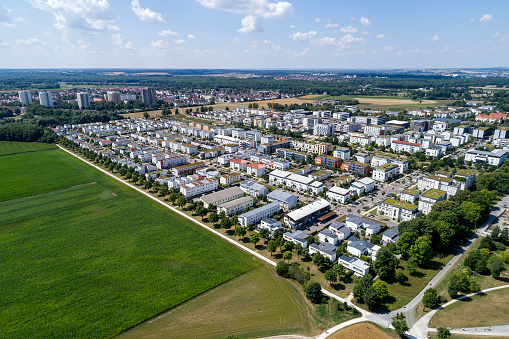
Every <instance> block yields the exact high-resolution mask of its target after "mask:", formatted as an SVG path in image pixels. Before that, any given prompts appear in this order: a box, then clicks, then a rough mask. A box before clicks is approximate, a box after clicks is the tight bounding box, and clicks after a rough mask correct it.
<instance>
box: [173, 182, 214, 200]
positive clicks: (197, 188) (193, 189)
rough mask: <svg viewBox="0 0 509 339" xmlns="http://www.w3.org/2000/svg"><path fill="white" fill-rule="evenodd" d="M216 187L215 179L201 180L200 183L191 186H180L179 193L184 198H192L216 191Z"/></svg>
mask: <svg viewBox="0 0 509 339" xmlns="http://www.w3.org/2000/svg"><path fill="white" fill-rule="evenodd" d="M218 186H219V180H217V179H203V180H200V181H195V182H193V183H191V184H186V185H182V186H181V187H180V193H182V194H183V195H184V197H186V198H188V197H194V196H197V195H200V194H204V193H207V192H210V191H213V190H215V189H217V187H218Z"/></svg>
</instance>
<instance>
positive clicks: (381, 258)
mask: <svg viewBox="0 0 509 339" xmlns="http://www.w3.org/2000/svg"><path fill="white" fill-rule="evenodd" d="M398 262H399V261H398V259H397V258H396V257H395V256H394V254H392V253H391V251H390V250H389V249H388V248H387V247H384V246H382V247H381V248H380V250H378V253H377V254H376V260H375V262H374V263H373V269H374V270H375V272H376V273H377V274H378V275H379V276H380V278H382V279H387V278H389V277H393V276H394V273H395V272H396V266H397V265H398Z"/></svg>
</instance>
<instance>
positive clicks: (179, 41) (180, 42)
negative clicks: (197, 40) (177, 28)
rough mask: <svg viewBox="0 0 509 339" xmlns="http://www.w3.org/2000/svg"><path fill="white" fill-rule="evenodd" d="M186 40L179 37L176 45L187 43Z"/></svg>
mask: <svg viewBox="0 0 509 339" xmlns="http://www.w3.org/2000/svg"><path fill="white" fill-rule="evenodd" d="M185 43H186V41H185V40H183V39H179V40H175V45H182V44H185Z"/></svg>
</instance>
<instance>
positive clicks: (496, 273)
mask: <svg viewBox="0 0 509 339" xmlns="http://www.w3.org/2000/svg"><path fill="white" fill-rule="evenodd" d="M488 269H489V270H490V273H491V276H492V277H493V278H498V277H500V273H502V272H503V271H504V269H505V266H504V263H503V262H502V259H500V258H499V257H498V256H497V255H496V254H493V255H492V256H491V257H490V258H489V259H488Z"/></svg>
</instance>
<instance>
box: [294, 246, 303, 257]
mask: <svg viewBox="0 0 509 339" xmlns="http://www.w3.org/2000/svg"><path fill="white" fill-rule="evenodd" d="M294 251H295V254H297V259H300V256H301V255H302V254H304V249H303V248H302V245H301V243H298V244H297V245H295V247H294Z"/></svg>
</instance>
